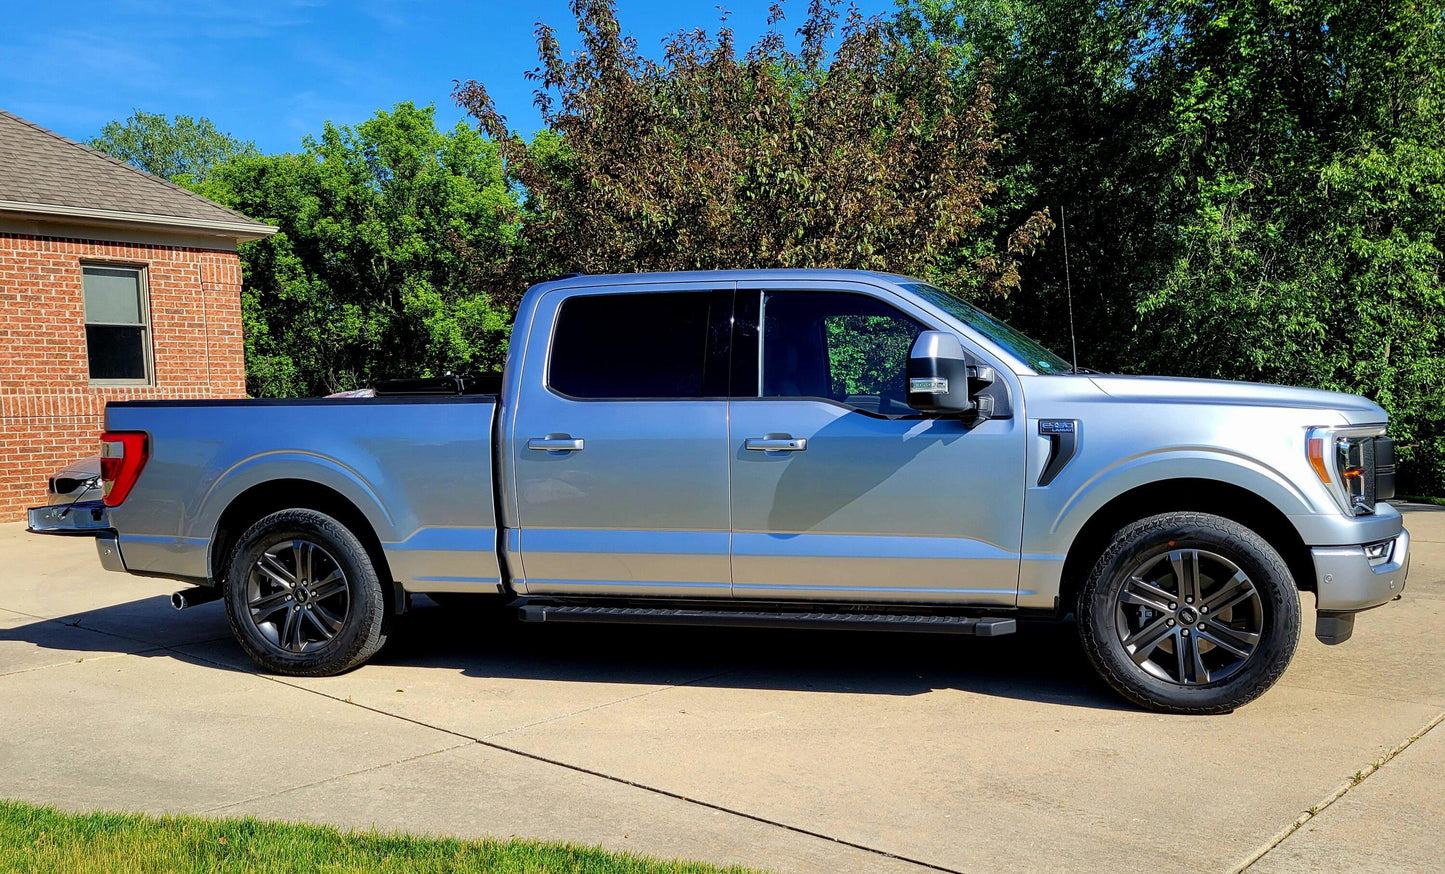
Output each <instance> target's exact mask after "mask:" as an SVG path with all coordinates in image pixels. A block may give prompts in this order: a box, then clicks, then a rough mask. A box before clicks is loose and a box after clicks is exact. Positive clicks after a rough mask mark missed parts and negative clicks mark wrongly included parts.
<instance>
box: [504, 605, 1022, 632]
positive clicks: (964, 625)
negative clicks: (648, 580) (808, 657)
mask: <svg viewBox="0 0 1445 874" xmlns="http://www.w3.org/2000/svg"><path fill="white" fill-rule="evenodd" d="M518 613H519V616H520V618H521V620H522V621H523V622H610V623H618V624H624V625H725V626H734V627H738V628H839V629H848V628H871V629H876V630H880V631H924V632H930V633H933V634H972V635H974V636H976V637H999V636H1000V635H1004V634H1013V633H1014V632H1015V631H1017V630H1018V623H1017V622H1015V621H1014V620H1013V619H1000V618H993V617H973V616H924V615H906V614H902V613H789V612H784V611H778V612H773V613H767V612H760V611H756V610H752V611H739V610H670V609H665V608H658V607H583V606H574V605H558V604H523V605H522V606H521V607H520V608H519V610H518Z"/></svg>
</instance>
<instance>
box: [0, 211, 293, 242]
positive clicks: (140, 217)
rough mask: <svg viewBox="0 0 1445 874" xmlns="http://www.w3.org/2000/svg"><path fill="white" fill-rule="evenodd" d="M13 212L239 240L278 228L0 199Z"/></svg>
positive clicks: (111, 225)
mask: <svg viewBox="0 0 1445 874" xmlns="http://www.w3.org/2000/svg"><path fill="white" fill-rule="evenodd" d="M7 214H8V215H16V216H22V217H25V218H30V219H40V220H43V219H45V218H52V219H64V220H67V221H70V222H76V223H81V224H94V225H101V226H103V227H113V228H127V227H130V228H147V229H150V230H171V231H190V232H193V233H194V232H198V231H199V232H201V233H205V234H212V235H214V236H218V237H230V238H232V239H234V240H235V241H236V242H238V243H246V242H250V241H252V240H259V239H261V238H263V237H269V236H271V235H272V234H274V233H276V232H277V231H278V230H280V228H277V227H274V226H272V225H263V224H261V223H260V222H253V221H226V220H221V219H199V218H186V217H184V216H169V215H151V214H148V213H138V212H121V211H118V210H110V209H90V208H87V207H77V206H57V205H55V204H48V203H22V202H19V201H13V200H0V215H7Z"/></svg>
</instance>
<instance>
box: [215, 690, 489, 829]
mask: <svg viewBox="0 0 1445 874" xmlns="http://www.w3.org/2000/svg"><path fill="white" fill-rule="evenodd" d="M282 685H287V686H289V685H290V684H289V683H284V684H282ZM293 688H300V687H293ZM471 745H472V744H471V743H470V742H467V743H459V744H452V745H451V746H447V747H442V748H441V749H439V750H431V751H429V752H425V753H417V754H416V755H414V756H406V757H404V758H400V759H396V760H395V761H391V762H381V763H380V764H376V765H371V766H369V767H366V768H357V769H356V770H354V771H347V772H346V773H344V774H333V775H331V776H330V777H322V778H321V779H320V780H312V781H311V782H309V783H300V784H298V785H296V786H287V787H286V788H285V789H277V790H276V791H275V792H263V793H262V794H260V795H254V796H252V797H250V798H242V799H241V800H240V801H228V802H226V803H225V804H217V805H214V806H212V807H207V808H205V809H204V810H202V811H201V815H202V816H204V815H207V814H212V813H218V812H220V811H223V810H229V809H230V808H232V807H239V806H241V805H242V804H250V803H252V802H255V801H265V800H266V799H268V798H279V797H280V796H282V795H287V794H289V793H291V792H300V791H301V790H302V789H311V788H313V787H315V786H324V785H326V784H327V783H333V782H335V781H337V780H345V779H346V778H347V777H355V776H356V775H358V774H369V773H371V772H372V771H381V770H385V769H386V768H391V767H394V766H396V765H404V764H406V763H408V762H415V761H418V760H419V759H425V758H427V757H429V756H435V755H438V754H440V753H448V752H451V751H452V750H459V749H462V748H463V747H469V746H471Z"/></svg>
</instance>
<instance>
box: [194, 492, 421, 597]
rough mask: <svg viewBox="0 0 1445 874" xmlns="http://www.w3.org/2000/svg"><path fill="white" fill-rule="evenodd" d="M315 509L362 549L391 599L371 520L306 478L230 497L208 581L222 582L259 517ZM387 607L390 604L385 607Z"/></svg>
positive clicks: (216, 535) (342, 497)
mask: <svg viewBox="0 0 1445 874" xmlns="http://www.w3.org/2000/svg"><path fill="white" fill-rule="evenodd" d="M292 509H296V510H315V511H316V512H318V513H325V514H326V515H328V516H330V517H332V518H333V519H335V520H336V521H338V522H340V523H341V524H342V525H344V526H346V528H347V529H348V530H350V531H351V533H353V534H355V535H356V538H357V539H358V540H360V541H361V543H362V545H363V546H365V547H366V551H367V553H368V554H370V556H371V561H372V564H373V565H374V566H375V567H376V570H377V572H378V573H380V574H381V577H382V582H383V586H382V589H383V591H385V592H388V597H392V595H391V594H390V590H391V589H392V588H394V585H393V584H392V580H391V570H390V567H389V566H388V564H387V561H386V553H385V551H384V550H383V549H382V546H381V539H380V538H379V537H378V536H377V533H376V529H375V527H374V526H373V525H372V523H371V520H370V519H368V518H367V516H366V514H365V513H364V512H362V510H361V508H360V507H358V506H357V505H356V503H355V502H353V501H352V500H351V499H350V498H348V497H346V496H345V495H343V494H342V493H341V492H339V491H337V490H336V489H334V488H331V487H330V486H328V485H325V484H323V483H319V482H315V481H314V480H306V479H292V478H288V479H275V480H267V481H265V482H262V483H257V484H256V485H253V486H251V487H250V488H248V489H246V490H245V491H243V492H241V493H240V494H238V495H236V497H234V498H232V499H231V501H230V503H228V504H227V505H226V509H225V510H223V511H221V514H220V517H219V518H218V519H217V520H216V526H215V530H214V531H213V532H212V535H211V547H210V556H209V559H208V561H209V567H208V569H209V571H210V577H211V582H212V583H213V584H214V585H218V586H219V585H222V584H223V583H224V582H225V576H226V572H227V565H228V564H229V562H230V560H231V552H232V550H233V549H234V548H235V545H236V542H237V541H238V540H239V539H240V538H241V535H242V534H244V533H245V531H246V529H248V528H250V527H251V526H252V525H254V524H255V523H256V522H258V521H259V520H261V519H262V518H264V517H266V516H269V515H270V514H272V513H275V512H278V511H280V510H292ZM388 606H391V605H388Z"/></svg>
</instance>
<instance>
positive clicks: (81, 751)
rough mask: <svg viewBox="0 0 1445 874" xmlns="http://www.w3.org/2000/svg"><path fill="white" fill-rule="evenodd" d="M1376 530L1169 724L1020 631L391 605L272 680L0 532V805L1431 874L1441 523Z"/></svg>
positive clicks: (694, 843)
mask: <svg viewBox="0 0 1445 874" xmlns="http://www.w3.org/2000/svg"><path fill="white" fill-rule="evenodd" d="M1407 525H1408V526H1409V528H1410V530H1411V532H1412V534H1413V535H1414V541H1413V543H1414V549H1415V554H1414V561H1413V565H1412V569H1411V574H1410V579H1409V587H1408V590H1407V592H1406V594H1405V599H1404V600H1403V601H1402V602H1399V603H1395V604H1391V605H1387V606H1386V607H1383V608H1380V609H1379V610H1376V611H1374V612H1372V613H1369V614H1367V615H1365V616H1362V617H1361V618H1360V620H1359V622H1358V625H1357V626H1356V633H1355V638H1354V640H1352V641H1350V642H1349V643H1347V644H1345V645H1344V646H1340V647H1336V648H1333V649H1328V648H1326V647H1324V646H1322V645H1320V644H1319V643H1318V642H1316V641H1315V640H1314V638H1313V637H1312V636H1309V635H1308V634H1307V635H1306V637H1305V639H1304V640H1303V641H1302V642H1301V644H1300V651H1299V654H1298V655H1297V656H1296V658H1295V662H1294V665H1293V666H1292V667H1291V668H1290V670H1289V672H1288V673H1286V674H1285V676H1284V679H1283V681H1282V682H1281V683H1280V684H1279V685H1278V686H1277V687H1275V688H1274V689H1273V690H1272V691H1271V692H1269V693H1268V694H1266V695H1265V696H1264V697H1263V698H1262V699H1261V700H1259V701H1257V702H1255V703H1254V704H1251V705H1249V706H1248V707H1245V708H1243V709H1241V710H1239V711H1238V712H1236V713H1234V714H1231V715H1228V716H1218V717H1202V718H1187V717H1166V716H1158V715H1155V714H1151V713H1145V712H1141V711H1139V710H1135V709H1132V708H1130V707H1127V706H1124V705H1123V704H1121V703H1120V702H1119V701H1118V700H1116V699H1115V698H1114V697H1113V696H1112V695H1111V694H1110V693H1109V692H1108V691H1107V690H1106V689H1104V688H1103V687H1102V686H1101V685H1100V684H1099V683H1098V682H1097V681H1095V680H1094V679H1093V677H1092V675H1091V673H1090V671H1089V669H1088V667H1087V666H1086V664H1085V662H1084V657H1083V654H1082V652H1081V650H1080V649H1079V647H1078V645H1077V644H1076V643H1075V638H1074V634H1073V629H1072V627H1067V626H1048V625H1040V626H1033V627H1025V628H1023V629H1021V630H1020V633H1019V634H1017V635H1014V636H1012V637H1007V638H1002V639H999V640H973V639H966V638H965V639H947V638H939V637H933V636H926V635H925V636H919V637H910V636H900V635H892V634H872V633H857V632H847V633H844V632H782V631H776V632H747V631H736V630H726V629H707V630H693V629H642V628H629V627H593V628H587V627H570V628H567V627H562V628H557V627H551V628H549V627H516V626H512V625H510V624H507V623H504V622H499V621H497V620H495V619H491V618H487V617H486V616H478V615H469V614H467V613H465V612H458V611H449V610H446V609H443V608H440V607H434V606H429V605H423V606H419V608H418V609H417V610H416V611H415V612H414V613H412V614H410V615H408V616H407V617H405V618H404V622H403V623H402V625H401V627H400V630H399V633H398V636H397V638H396V639H395V641H394V643H393V645H391V646H390V647H389V648H388V649H387V650H385V651H384V652H383V653H382V654H381V656H380V657H379V658H378V659H377V660H376V662H375V663H373V664H371V665H368V666H366V667H363V668H361V669H359V670H356V671H354V672H352V673H350V674H347V675H346V676H342V677H333V678H328V679H321V680H290V679H279V678H274V677H269V676H264V675H261V674H258V673H256V672H255V671H254V670H253V669H252V667H251V665H250V663H249V662H248V661H247V660H246V659H245V657H244V656H243V655H242V653H241V652H240V650H239V648H238V647H237V646H236V645H235V644H234V643H232V641H231V638H230V635H229V632H228V630H227V627H226V620H225V617H224V615H223V612H222V609H221V607H220V605H219V604H216V603H212V604H208V605H205V606H202V607H197V608H194V609H192V610H188V611H185V612H183V613H177V612H175V611H173V610H171V608H170V606H169V604H168V602H167V599H166V595H167V594H169V592H170V591H172V589H173V588H175V587H174V586H173V585H171V584H170V583H167V582H165V581H161V580H146V579H141V578H136V577H128V576H124V575H120V574H110V573H106V572H104V571H102V570H101V569H100V565H99V563H98V562H97V560H96V558H95V551H94V545H93V543H92V542H91V541H89V540H85V539H63V538H57V537H35V536H31V535H27V534H25V533H24V531H23V529H22V528H21V527H20V526H17V525H6V526H0V797H8V798H19V799H24V800H28V801H35V802H47V803H54V804H58V805H61V806H63V807H67V808H74V809H88V808H126V809H133V810H144V811H153V812H160V811H177V812H179V811H185V812H193V813H207V814H217V815H237V814H252V815H256V816H260V817H266V818H284V819H298V820H308V821H316V822H330V823H336V824H339V825H344V826H355V827H361V828H369V827H372V826H375V827H377V828H381V829H386V830H391V829H401V830H406V831H413V832H427V833H439V834H453V835H462V836H480V835H494V836H499V837H507V836H526V837H537V838H545V839H551V840H563V841H574V842H581V843H586V844H601V845H603V846H606V847H609V848H614V849H626V850H633V851H637V852H643V853H648V854H653V855H659V856H664V857H668V856H685V857H691V858H698V859H704V860H708V861H713V862H719V863H742V864H748V865H755V866H758V867H764V868H772V869H779V870H784V871H922V870H928V869H934V870H948V871H959V870H980V869H983V870H987V869H999V868H1010V869H1029V870H1038V869H1050V870H1057V869H1090V870H1098V869H1104V868H1109V869H1127V870H1142V869H1148V868H1166V869H1189V870H1209V871H1226V870H1231V869H1235V868H1237V867H1239V866H1241V865H1243V864H1246V863H1249V862H1251V861H1253V868H1252V870H1291V871H1293V870H1301V869H1306V870H1307V869H1310V868H1321V869H1330V870H1338V869H1376V870H1381V871H1395V870H1401V869H1414V870H1423V869H1433V868H1435V867H1436V866H1438V864H1439V860H1440V859H1441V858H1442V856H1445V837H1442V834H1441V832H1440V831H1439V830H1438V829H1437V827H1436V826H1437V824H1438V823H1439V822H1440V821H1442V819H1445V799H1442V794H1441V792H1440V791H1439V782H1438V777H1439V775H1440V774H1442V773H1445V729H1436V730H1434V731H1431V730H1430V729H1432V728H1434V727H1435V726H1436V725H1437V723H1439V722H1440V721H1441V718H1442V716H1445V648H1442V646H1441V645H1440V629H1441V628H1442V624H1445V508H1411V509H1410V510H1409V513H1408V517H1407ZM1305 607H1306V610H1307V613H1306V615H1307V616H1311V617H1312V616H1313V607H1314V605H1313V599H1312V597H1311V596H1306V597H1305ZM1376 763H1382V764H1379V766H1378V770H1375V768H1376ZM1357 774H1358V777H1357V776H1356V775H1357ZM1312 810H1313V811H1315V813H1314V814H1313V815H1312V814H1311V813H1310V811H1312ZM1261 854H1262V855H1261ZM1256 860H1257V861H1256Z"/></svg>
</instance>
